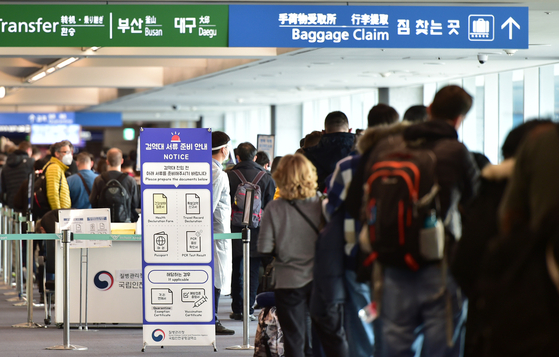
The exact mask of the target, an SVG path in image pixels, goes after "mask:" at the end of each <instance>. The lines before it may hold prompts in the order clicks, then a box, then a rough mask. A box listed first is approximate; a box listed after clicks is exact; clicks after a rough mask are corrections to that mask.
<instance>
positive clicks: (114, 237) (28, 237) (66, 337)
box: [0, 206, 247, 350]
mask: <svg viewBox="0 0 559 357" xmlns="http://www.w3.org/2000/svg"><path fill="white" fill-rule="evenodd" d="M0 209H2V213H3V218H4V220H2V221H1V223H2V227H1V232H0V242H1V243H2V244H1V245H0V247H1V253H0V254H1V255H0V258H1V259H2V262H1V263H2V265H1V266H2V269H3V274H2V278H3V281H4V283H5V284H8V285H11V276H12V268H11V267H12V259H11V258H12V250H11V248H12V242H13V243H15V241H27V267H28V269H27V281H26V291H27V301H26V304H27V311H28V321H27V323H25V324H20V325H19V326H18V325H14V327H42V326H41V325H39V324H37V323H34V322H33V321H32V320H33V310H32V306H33V294H32V291H33V279H32V278H30V277H31V276H32V269H30V268H29V267H31V266H32V265H33V254H32V249H33V240H60V241H61V243H62V247H63V248H64V314H63V327H64V334H63V343H64V344H63V345H58V346H53V347H47V349H55V350H87V347H83V346H76V345H70V304H69V300H70V287H69V280H70V279H69V273H68V271H69V265H70V259H69V253H68V252H69V248H70V242H71V241H72V240H97V241H98V240H108V241H120V242H140V241H141V240H142V236H141V235H140V234H74V233H72V232H70V231H63V233H32V234H19V232H20V230H19V229H17V228H16V229H15V231H16V232H18V233H16V234H10V233H11V232H13V231H14V230H12V229H11V228H12V227H10V226H11V225H12V224H13V221H14V219H13V218H12V220H9V219H8V217H10V216H11V215H12V213H11V210H9V209H6V208H5V207H3V208H2V207H1V206H0ZM7 210H9V211H10V212H7ZM15 220H17V221H18V223H20V221H21V220H20V219H17V218H16V219H15ZM242 238H243V234H242V233H214V240H222V239H242ZM15 246H16V250H18V251H19V249H17V247H18V246H21V244H15ZM18 254H20V252H18ZM19 265H20V266H21V259H20V261H19ZM16 269H17V267H16ZM18 275H19V276H21V271H20V273H19V274H18ZM18 279H19V277H18ZM245 293H246V292H245ZM244 299H245V301H247V296H245V297H244ZM80 300H81V299H80ZM86 301H87V297H86ZM86 316H87V315H86ZM246 316H247V315H246V313H245V317H246ZM86 326H87V321H86ZM45 327H46V326H45ZM80 327H81V323H80Z"/></svg>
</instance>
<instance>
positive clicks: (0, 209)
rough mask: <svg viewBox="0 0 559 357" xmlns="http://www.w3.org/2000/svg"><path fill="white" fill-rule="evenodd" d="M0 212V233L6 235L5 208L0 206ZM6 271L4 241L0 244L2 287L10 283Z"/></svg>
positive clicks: (6, 254) (6, 261)
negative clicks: (0, 248)
mask: <svg viewBox="0 0 559 357" xmlns="http://www.w3.org/2000/svg"><path fill="white" fill-rule="evenodd" d="M0 212H1V216H0V223H1V224H2V226H1V233H2V234H6V222H5V221H4V217H5V216H6V215H5V207H3V206H1V205H0ZM8 270H9V269H8V241H7V240H5V241H3V242H2V281H3V282H4V285H9V282H10V280H9V278H8V277H9V275H8V273H9V272H8Z"/></svg>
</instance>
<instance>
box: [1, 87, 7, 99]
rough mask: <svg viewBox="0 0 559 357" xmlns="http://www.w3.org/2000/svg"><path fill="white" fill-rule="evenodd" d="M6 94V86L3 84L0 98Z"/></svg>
mask: <svg viewBox="0 0 559 357" xmlns="http://www.w3.org/2000/svg"><path fill="white" fill-rule="evenodd" d="M5 96H6V87H4V86H2V87H0V99H2V98H4V97H5Z"/></svg>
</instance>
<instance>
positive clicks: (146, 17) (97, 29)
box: [0, 5, 229, 47]
mask: <svg viewBox="0 0 559 357" xmlns="http://www.w3.org/2000/svg"><path fill="white" fill-rule="evenodd" d="M228 13H229V10H228V6H227V5H212V6H207V5H0V47H92V46H100V47H227V45H228V43H227V39H228Z"/></svg>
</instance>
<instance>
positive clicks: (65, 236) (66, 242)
mask: <svg viewBox="0 0 559 357" xmlns="http://www.w3.org/2000/svg"><path fill="white" fill-rule="evenodd" d="M72 240H74V235H73V233H72V232H70V231H69V230H67V229H65V230H63V231H62V240H61V242H62V247H63V249H64V315H63V317H64V318H63V323H64V334H63V340H62V341H63V345H57V346H53V347H47V348H46V349H47V350H76V351H85V350H87V347H84V346H78V345H70V242H71V241H72Z"/></svg>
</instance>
